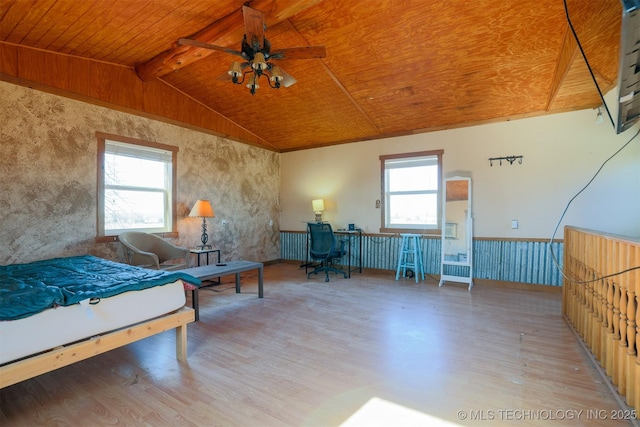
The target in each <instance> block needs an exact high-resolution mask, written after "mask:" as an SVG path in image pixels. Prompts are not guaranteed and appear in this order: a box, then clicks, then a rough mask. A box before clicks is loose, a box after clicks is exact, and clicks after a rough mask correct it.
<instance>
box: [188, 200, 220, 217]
mask: <svg viewBox="0 0 640 427" xmlns="http://www.w3.org/2000/svg"><path fill="white" fill-rule="evenodd" d="M189 216H192V217H199V218H215V216H216V215H215V214H214V213H213V208H212V207H211V203H209V201H208V200H197V201H196V204H195V205H193V208H192V209H191V212H190V213H189Z"/></svg>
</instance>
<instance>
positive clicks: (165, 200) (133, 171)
mask: <svg viewBox="0 0 640 427" xmlns="http://www.w3.org/2000/svg"><path fill="white" fill-rule="evenodd" d="M97 136H98V238H102V237H106V238H107V240H113V239H112V238H109V237H113V236H117V235H118V234H120V233H122V232H123V231H144V232H147V233H163V234H164V235H175V233H174V232H175V231H176V227H175V226H176V217H175V176H176V157H177V152H178V148H177V147H172V146H168V145H164V144H158V143H153V142H147V141H140V140H134V139H131V138H124V137H119V136H116V135H107V134H101V133H98V134H97Z"/></svg>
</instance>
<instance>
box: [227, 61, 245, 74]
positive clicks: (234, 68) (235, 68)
mask: <svg viewBox="0 0 640 427" xmlns="http://www.w3.org/2000/svg"><path fill="white" fill-rule="evenodd" d="M228 73H229V75H230V76H231V77H240V76H241V75H242V67H240V63H239V62H238V61H233V63H232V64H231V68H229V71H228Z"/></svg>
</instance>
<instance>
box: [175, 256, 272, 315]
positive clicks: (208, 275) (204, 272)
mask: <svg viewBox="0 0 640 427" xmlns="http://www.w3.org/2000/svg"><path fill="white" fill-rule="evenodd" d="M254 269H257V270H258V298H262V297H263V296H264V292H263V290H262V282H263V270H264V265H263V264H262V263H261V262H252V261H242V260H238V261H229V262H227V263H225V264H224V265H216V264H212V265H203V266H201V267H192V268H185V269H184V270H179V271H180V272H182V273H186V274H190V275H192V276H193V277H197V278H198V279H200V280H202V281H205V280H211V279H219V278H220V277H222V276H228V275H230V274H235V275H236V293H237V294H239V293H240V273H242V272H243V271H249V270H254ZM205 286H206V285H205ZM191 301H192V303H193V309H194V310H195V311H196V316H195V317H196V322H197V321H198V320H199V319H200V309H199V306H200V304H199V301H198V288H195V289H192V290H191Z"/></svg>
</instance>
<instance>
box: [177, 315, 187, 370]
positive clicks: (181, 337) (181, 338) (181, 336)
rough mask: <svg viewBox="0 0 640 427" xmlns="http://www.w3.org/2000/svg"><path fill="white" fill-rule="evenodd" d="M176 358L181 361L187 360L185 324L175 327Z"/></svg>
mask: <svg viewBox="0 0 640 427" xmlns="http://www.w3.org/2000/svg"><path fill="white" fill-rule="evenodd" d="M176 358H177V359H178V360H180V361H181V362H185V361H186V360H187V325H186V324H182V325H180V326H178V327H177V328H176Z"/></svg>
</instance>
